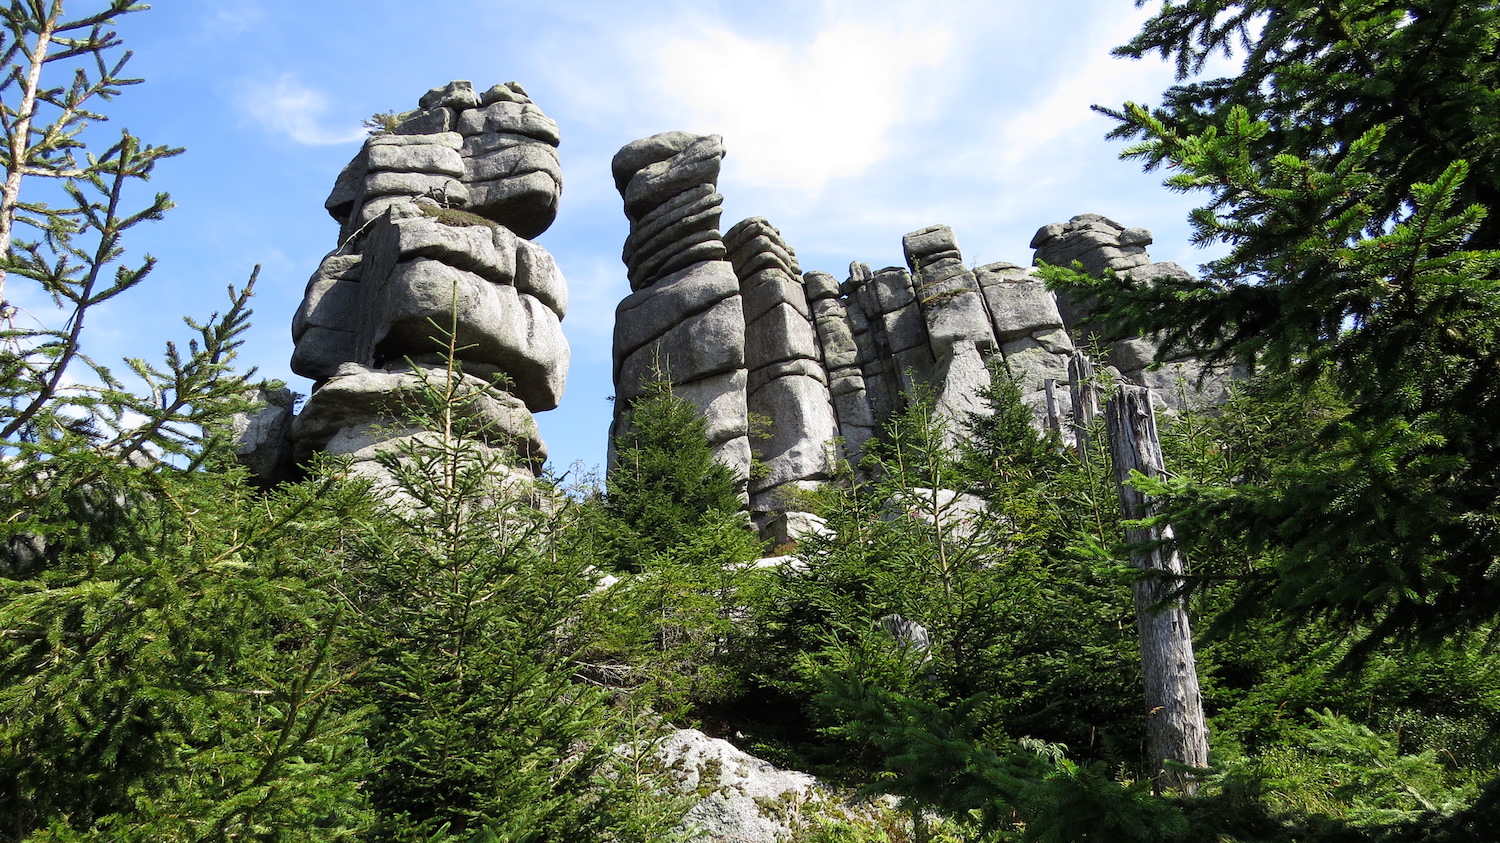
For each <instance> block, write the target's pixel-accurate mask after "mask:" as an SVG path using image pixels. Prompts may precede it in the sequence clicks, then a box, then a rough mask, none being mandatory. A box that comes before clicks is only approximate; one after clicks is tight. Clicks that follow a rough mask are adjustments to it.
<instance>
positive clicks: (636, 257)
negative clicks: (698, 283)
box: [611, 132, 726, 290]
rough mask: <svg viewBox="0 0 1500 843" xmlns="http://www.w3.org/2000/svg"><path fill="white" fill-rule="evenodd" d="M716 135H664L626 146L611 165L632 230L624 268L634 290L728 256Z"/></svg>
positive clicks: (721, 154)
mask: <svg viewBox="0 0 1500 843" xmlns="http://www.w3.org/2000/svg"><path fill="white" fill-rule="evenodd" d="M723 157H724V145H723V141H722V139H721V138H720V137H719V136H718V135H706V136H700V135H692V134H688V133H686V132H665V133H662V134H659V135H653V136H651V137H649V138H643V139H641V140H638V141H634V142H632V143H630V144H627V145H626V146H625V147H624V148H622V149H621V150H620V151H619V152H618V153H617V154H616V155H615V158H614V161H613V162H612V163H611V169H612V170H613V172H614V177H615V185H616V186H617V187H618V188H619V189H620V195H621V197H623V198H624V200H625V216H626V217H627V218H629V219H630V221H631V232H630V236H629V238H628V239H627V240H626V243H625V252H624V258H625V264H626V267H627V269H628V275H629V278H630V287H631V289H632V290H639V289H642V288H644V287H649V286H651V285H652V284H655V283H656V282H657V281H659V280H661V279H662V278H663V277H665V276H667V275H670V274H671V273H673V272H676V271H678V270H680V269H684V268H686V267H689V266H692V265H693V264H695V263H700V262H703V261H713V260H721V259H723V258H724V257H725V255H726V253H725V250H724V244H723V240H722V238H721V236H720V234H719V228H718V226H719V213H720V211H719V206H720V203H721V202H722V197H720V196H719V195H718V194H717V193H715V192H714V190H713V187H714V185H715V183H717V181H718V178H719V163H720V161H721V160H722V159H723Z"/></svg>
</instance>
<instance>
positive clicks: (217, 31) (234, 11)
mask: <svg viewBox="0 0 1500 843" xmlns="http://www.w3.org/2000/svg"><path fill="white" fill-rule="evenodd" d="M265 20H266V10H265V9H263V8H261V6H260V4H258V3H245V2H241V3H237V4H236V3H223V4H221V5H219V6H218V7H217V8H215V9H214V10H213V12H212V14H211V15H210V16H209V18H208V21H207V24H206V28H207V29H208V31H209V33H210V34H211V35H214V36H218V37H222V38H233V37H234V36H236V35H239V34H241V33H243V32H246V31H248V30H249V29H250V28H252V27H254V26H256V25H258V24H260V23H262V22H264V21H265Z"/></svg>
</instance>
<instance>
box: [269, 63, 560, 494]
mask: <svg viewBox="0 0 1500 843" xmlns="http://www.w3.org/2000/svg"><path fill="white" fill-rule="evenodd" d="M395 123H396V125H395V129H394V132H393V133H391V134H381V135H377V136H374V137H371V138H369V139H368V140H367V141H366V142H365V144H364V145H363V147H362V148H361V149H360V151H359V153H358V154H357V155H356V156H355V157H354V160H353V161H351V162H350V164H349V166H347V167H345V168H344V170H343V172H341V173H340V175H339V177H338V180H337V182H336V183H335V185H334V189H333V192H332V193H331V194H330V195H329V197H328V200H327V202H326V203H325V207H326V208H327V209H328V210H329V212H330V213H331V214H332V215H333V216H334V218H335V219H337V220H338V221H339V223H340V225H341V230H340V235H339V241H340V242H339V248H338V249H337V250H335V252H334V253H333V254H331V255H330V256H329V257H327V258H325V259H324V261H323V263H322V265H321V266H320V267H319V269H318V272H317V273H315V274H314V276H313V278H312V279H311V280H310V281H309V282H308V287H307V290H306V293H305V295H304V298H303V302H302V306H301V307H300V308H299V309H298V312H297V315H296V316H295V317H294V319H293V324H292V334H293V339H294V341H295V342H296V348H295V350H294V352H293V356H292V368H293V371H295V372H297V373H298V374H301V375H304V376H306V377H310V378H313V379H314V380H315V381H316V383H315V389H314V392H313V396H312V397H311V398H310V399H309V401H308V405H307V408H306V409H305V410H304V412H303V413H302V415H301V416H299V417H298V421H297V423H296V424H294V425H293V438H294V439H295V440H296V442H297V453H298V455H299V456H301V457H303V458H305V457H306V455H307V454H309V453H311V452H312V451H315V450H336V451H339V452H341V453H348V454H358V455H362V456H360V457H359V460H356V462H357V463H360V464H368V465H366V467H365V468H362V469H360V471H363V472H367V473H370V476H372V477H374V476H375V475H376V474H378V473H379V472H378V471H376V469H374V468H372V467H371V466H374V465H375V462H374V457H373V454H374V453H375V452H377V451H378V450H380V449H381V448H382V447H385V445H386V444H389V442H390V441H395V440H399V439H401V438H403V437H407V436H415V435H420V434H419V433H418V432H416V431H404V432H403V431H402V430H401V428H400V425H399V424H397V422H399V421H400V420H401V419H402V418H404V417H403V416H402V415H401V413H399V412H395V411H393V409H392V407H391V406H390V400H391V397H390V396H384V397H382V395H383V392H384V391H389V390H396V391H398V392H400V391H402V390H406V389H408V388H409V387H410V386H411V384H412V382H413V378H416V377H418V376H419V373H420V372H424V371H428V370H429V369H432V368H433V367H434V366H436V367H437V368H439V369H441V368H443V365H442V361H443V360H444V357H445V354H446V349H447V348H448V341H449V333H450V332H451V333H452V335H453V339H454V340H455V341H456V344H457V345H458V346H459V347H460V350H459V351H458V353H457V357H458V361H457V362H458V363H459V365H460V366H461V367H462V369H463V370H464V372H465V373H466V374H465V378H466V380H465V384H466V385H467V386H466V388H472V389H476V390H481V391H482V393H483V394H482V395H481V396H479V397H477V398H476V399H475V400H474V401H473V402H471V403H472V404H473V406H474V407H475V408H476V409H475V411H474V412H476V413H477V414H478V415H477V416H476V417H475V419H473V420H471V421H472V422H473V423H474V424H476V425H478V427H479V428H480V429H483V430H488V429H490V428H493V429H495V430H498V431H501V432H500V433H498V434H495V436H493V437H492V436H491V434H490V433H487V432H479V433H476V434H475V435H476V436H478V437H480V438H481V439H482V440H483V441H485V442H487V443H489V444H490V445H492V446H494V447H503V448H505V449H508V451H510V452H512V453H513V454H514V455H515V456H516V457H517V458H518V459H519V460H520V461H521V463H522V466H523V469H524V470H527V471H535V470H538V469H540V466H541V461H542V460H543V459H545V451H544V450H543V449H542V447H541V442H540V440H539V439H537V438H536V436H535V426H534V424H533V423H532V422H531V416H530V411H539V410H545V409H551V408H552V407H555V406H557V403H558V401H559V400H560V399H561V395H562V389H563V384H564V382H565V380H566V377H567V369H568V357H569V351H568V346H567V341H566V340H565V339H564V337H563V334H562V330H561V326H560V325H559V320H560V319H561V318H562V317H563V316H564V315H565V314H566V312H567V304H568V297H567V287H566V282H565V281H564V279H563V277H562V274H561V273H560V272H559V271H558V269H557V264H556V262H555V261H554V260H553V259H552V256H551V255H549V254H548V253H547V252H546V250H545V249H543V248H542V247H540V246H538V245H536V244H535V243H532V242H530V241H529V240H527V239H525V238H529V237H534V236H536V235H537V234H539V233H541V232H542V231H544V230H545V229H546V228H547V226H548V225H550V224H551V222H552V219H553V218H554V216H555V215H556V209H557V198H558V195H559V193H560V191H561V187H562V175H561V171H560V169H559V168H558V165H557V152H556V149H555V147H556V146H557V143H558V140H559V134H558V131H557V125H556V124H555V123H554V122H552V120H551V119H549V118H548V117H547V116H546V115H545V114H543V113H542V111H541V109H540V108H538V107H537V106H536V104H535V103H533V102H532V101H531V99H530V98H529V97H528V96H526V92H525V91H524V90H523V89H522V88H521V87H520V86H519V85H517V84H515V83H507V84H505V85H497V86H495V87H493V88H491V89H489V90H488V91H485V92H484V94H482V95H481V94H478V93H476V92H475V90H474V87H473V85H472V84H470V83H469V82H466V81H458V82H452V83H450V84H448V85H445V86H442V87H438V88H434V89H432V90H431V91H429V92H428V93H427V94H425V95H423V96H422V98H421V99H420V101H419V102H418V108H417V110H416V111H413V112H409V113H406V114H403V115H401V116H400V117H399V118H397V119H396V121H395ZM407 361H413V362H415V363H416V364H417V365H418V366H419V369H418V370H412V369H411V368H410V364H409V363H408V362H407ZM398 403H399V402H398ZM383 443H384V444H383ZM372 449H373V450H372ZM361 461H363V463H361ZM386 479H387V480H388V479H389V478H386Z"/></svg>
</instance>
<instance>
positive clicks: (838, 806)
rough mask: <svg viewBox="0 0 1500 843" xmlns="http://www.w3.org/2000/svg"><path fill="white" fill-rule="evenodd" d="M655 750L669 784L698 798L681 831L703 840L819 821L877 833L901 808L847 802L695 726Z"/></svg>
mask: <svg viewBox="0 0 1500 843" xmlns="http://www.w3.org/2000/svg"><path fill="white" fill-rule="evenodd" d="M632 749H633V748H628V747H622V748H621V749H620V750H618V751H620V752H627V751H631V750H632ZM653 754H654V755H655V764H656V765H657V766H659V767H660V768H661V769H663V770H664V771H666V773H667V778H668V780H669V786H670V788H671V790H672V791H674V792H676V793H678V794H681V795H684V796H691V797H693V798H695V799H696V802H695V803H694V804H693V806H692V807H691V808H690V809H689V810H688V812H687V816H685V817H684V818H683V820H682V823H681V825H680V826H679V827H678V829H677V830H678V831H680V832H682V833H683V834H685V835H693V836H692V839H694V840H701V841H703V843H776V841H782V840H788V839H791V838H792V837H794V836H795V835H797V834H798V833H799V832H805V831H809V830H812V829H817V828H819V827H820V826H821V825H823V823H820V822H819V820H824V821H828V820H834V821H837V822H839V823H841V824H844V825H845V826H848V827H851V828H856V829H862V830H868V831H870V832H871V833H878V829H879V828H880V827H881V825H882V824H883V823H882V822H881V820H882V819H884V820H885V821H886V822H887V823H889V822H893V821H895V816H894V815H895V814H897V811H896V809H895V808H894V806H893V805H892V804H891V803H884V804H871V803H868V802H867V803H856V802H852V801H849V800H847V799H845V798H842V797H841V796H840V795H839V794H837V793H836V792H834V791H833V790H832V789H831V788H830V787H828V786H827V785H826V784H824V783H823V782H821V781H819V780H818V779H816V778H813V777H812V776H810V775H808V774H806V773H799V772H797V771H795V770H782V769H778V768H777V767H775V766H773V765H771V764H769V763H767V762H765V761H762V760H761V759H759V758H756V757H755V756H753V755H750V754H748V753H746V752H743V751H741V750H739V749H737V748H736V747H735V746H734V745H733V744H730V743H729V742H728V741H725V740H721V739H719V738H711V737H709V736H707V735H705V734H703V733H702V732H700V731H698V730H696V729H684V730H681V731H678V732H674V733H672V734H671V735H669V736H668V737H667V739H666V740H665V741H663V742H662V743H661V744H659V745H658V746H656V747H655V749H654V753H653Z"/></svg>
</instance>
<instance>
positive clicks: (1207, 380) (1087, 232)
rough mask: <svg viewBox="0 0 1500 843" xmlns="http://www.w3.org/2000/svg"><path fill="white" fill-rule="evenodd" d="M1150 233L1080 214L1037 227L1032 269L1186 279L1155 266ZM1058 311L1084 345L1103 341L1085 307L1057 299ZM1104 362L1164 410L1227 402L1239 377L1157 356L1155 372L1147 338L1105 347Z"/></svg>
mask: <svg viewBox="0 0 1500 843" xmlns="http://www.w3.org/2000/svg"><path fill="white" fill-rule="evenodd" d="M1151 240H1152V238H1151V232H1150V231H1147V230H1146V229H1144V228H1126V227H1125V226H1122V225H1120V224H1119V223H1117V222H1115V221H1114V220H1112V219H1109V218H1108V217H1103V216H1100V215H1098V214H1080V215H1078V216H1076V217H1073V218H1072V219H1070V220H1068V221H1067V222H1066V223H1052V224H1051V225H1044V226H1042V227H1041V228H1040V229H1039V230H1038V231H1037V233H1036V236H1035V237H1033V238H1032V239H1031V247H1032V248H1033V249H1036V258H1035V261H1036V262H1037V263H1046V264H1050V265H1053V266H1070V265H1072V264H1073V262H1074V261H1077V262H1079V263H1081V264H1082V265H1083V268H1084V269H1085V270H1087V271H1088V272H1089V273H1091V274H1095V275H1098V274H1102V273H1103V272H1105V271H1106V270H1113V271H1115V272H1116V273H1119V274H1121V275H1129V276H1131V277H1134V278H1137V279H1140V280H1143V281H1147V280H1150V279H1153V278H1187V277H1191V276H1190V274H1189V273H1188V271H1187V270H1186V269H1184V268H1183V267H1182V266H1181V265H1179V264H1177V263H1174V262H1172V261H1163V262H1161V263H1156V262H1153V261H1152V260H1151V256H1150V255H1149V254H1147V253H1146V247H1147V246H1149V245H1151ZM1058 309H1059V312H1060V314H1061V316H1062V320H1063V325H1064V326H1065V327H1066V328H1068V330H1069V331H1071V332H1073V334H1074V335H1075V336H1078V337H1079V338H1080V339H1084V340H1099V341H1103V340H1104V339H1105V335H1104V333H1103V331H1102V330H1101V329H1099V328H1097V327H1096V328H1087V329H1086V328H1085V326H1084V325H1083V324H1082V323H1083V321H1084V318H1085V317H1086V316H1087V315H1088V313H1089V311H1090V309H1091V307H1090V302H1088V301H1086V300H1084V301H1075V300H1072V299H1069V298H1067V297H1059V299H1058ZM1106 348H1107V349H1108V352H1107V353H1108V359H1107V360H1106V361H1105V362H1107V363H1108V364H1109V365H1111V366H1114V367H1115V368H1116V369H1118V370H1119V371H1120V373H1121V374H1122V375H1124V377H1125V378H1126V379H1127V380H1129V381H1131V382H1132V383H1138V384H1141V385H1142V386H1149V387H1151V396H1152V400H1153V401H1154V402H1157V403H1158V404H1160V405H1161V406H1164V407H1166V408H1168V409H1173V410H1181V409H1187V408H1190V407H1204V406H1214V405H1217V404H1220V403H1223V401H1224V400H1225V399H1227V398H1228V397H1229V386H1230V384H1231V383H1232V382H1233V381H1234V380H1236V379H1238V378H1241V377H1243V376H1244V372H1243V370H1242V369H1240V368H1239V367H1210V366H1206V365H1204V364H1203V363H1202V362H1201V361H1199V360H1197V359H1194V358H1192V357H1190V356H1188V355H1186V354H1181V353H1175V354H1174V353H1171V352H1170V351H1169V352H1168V353H1167V354H1165V355H1162V356H1163V360H1164V362H1163V363H1162V365H1160V366H1155V365H1153V364H1154V361H1155V359H1156V357H1157V353H1158V351H1159V350H1160V344H1159V343H1157V342H1156V341H1155V340H1153V339H1151V338H1149V337H1132V338H1127V339H1117V340H1114V341H1113V342H1109V343H1107V345H1106Z"/></svg>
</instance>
